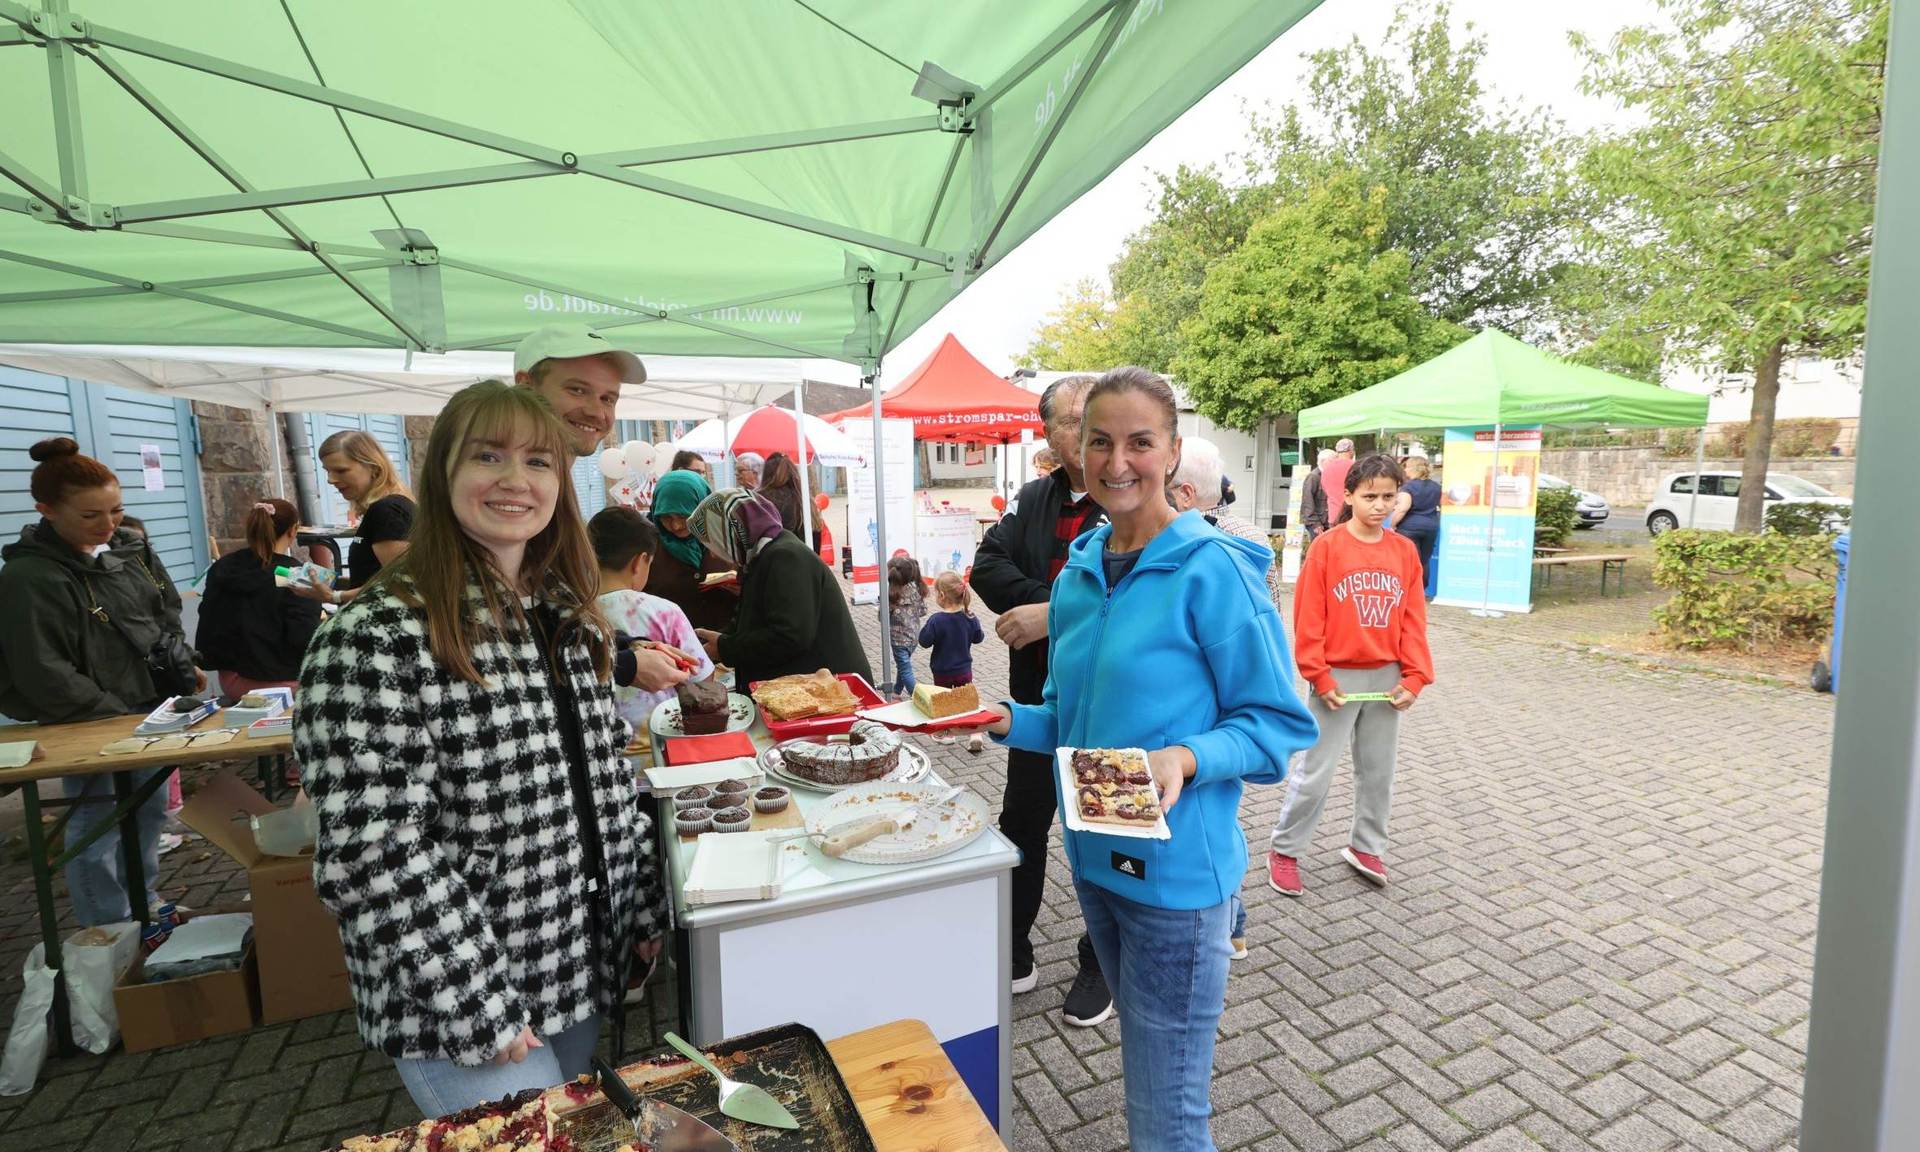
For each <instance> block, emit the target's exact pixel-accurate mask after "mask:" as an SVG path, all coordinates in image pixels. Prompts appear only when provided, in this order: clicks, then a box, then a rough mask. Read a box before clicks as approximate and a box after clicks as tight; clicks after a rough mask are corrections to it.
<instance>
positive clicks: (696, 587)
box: [646, 469, 739, 631]
mask: <svg viewBox="0 0 1920 1152" xmlns="http://www.w3.org/2000/svg"><path fill="white" fill-rule="evenodd" d="M711 491H712V490H711V489H710V488H708V487H707V482H706V480H704V479H703V478H702V477H701V476H700V474H699V473H698V472H692V471H687V470H684V469H682V470H676V471H673V472H669V473H667V474H666V475H665V476H662V477H660V482H659V483H658V484H656V485H654V488H653V510H652V511H651V512H649V513H648V515H649V516H650V517H651V518H652V520H653V522H654V524H655V525H657V526H658V527H659V529H660V552H659V554H658V555H657V556H655V557H654V560H653V571H652V572H651V573H650V574H649V575H648V576H647V587H646V591H647V592H648V593H649V594H651V595H654V596H658V597H660V598H661V599H662V600H668V601H671V602H672V603H674V604H676V605H678V606H679V608H680V610H681V611H682V612H685V613H686V614H687V619H688V620H690V621H692V622H693V626H694V627H695V628H710V629H713V630H715V631H724V630H725V629H726V628H728V627H729V626H731V625H732V624H733V614H734V607H735V597H736V596H737V595H738V594H739V585H738V584H737V583H731V582H729V583H726V584H720V585H717V586H712V587H703V586H702V585H701V583H700V581H701V579H702V578H703V577H706V576H709V575H713V574H716V573H722V572H732V571H734V570H735V567H736V566H735V565H733V564H729V563H728V562H727V559H726V557H725V556H724V555H719V554H716V553H714V552H712V551H710V550H709V549H707V548H706V547H705V546H703V545H702V544H701V543H700V540H699V538H698V537H696V536H694V534H693V532H692V531H691V530H690V529H689V528H688V526H687V518H688V517H689V516H692V515H693V510H694V509H695V508H697V507H699V505H700V501H702V500H705V499H706V498H707V496H708V495H709V494H710V493H711Z"/></svg>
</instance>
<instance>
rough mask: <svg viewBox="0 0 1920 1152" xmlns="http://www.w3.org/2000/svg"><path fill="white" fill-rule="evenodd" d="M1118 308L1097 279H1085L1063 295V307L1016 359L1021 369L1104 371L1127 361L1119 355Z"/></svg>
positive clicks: (1049, 319)
mask: <svg viewBox="0 0 1920 1152" xmlns="http://www.w3.org/2000/svg"><path fill="white" fill-rule="evenodd" d="M1119 324H1120V315H1119V309H1118V308H1117V307H1116V306H1115V305H1114V302H1113V297H1112V296H1110V295H1109V294H1108V293H1107V290H1106V288H1105V287H1104V286H1102V285H1101V284H1100V282H1099V281H1097V280H1092V279H1085V280H1081V281H1080V282H1079V283H1077V284H1075V285H1074V286H1073V287H1072V288H1070V289H1068V290H1067V291H1066V292H1064V293H1062V294H1061V297H1060V306H1059V307H1058V308H1056V309H1054V310H1053V312H1052V313H1051V314H1049V315H1048V316H1047V320H1046V323H1044V324H1042V325H1041V326H1040V328H1039V330H1038V331H1036V332H1035V333H1034V334H1033V340H1032V342H1031V343H1029V344H1028V345H1027V350H1026V351H1025V352H1024V353H1022V354H1021V355H1019V356H1017V357H1015V358H1014V362H1015V363H1017V364H1019V365H1020V366H1021V367H1022V368H1038V369H1042V370H1048V369H1051V370H1059V371H1089V372H1104V371H1106V370H1107V369H1108V368H1111V367H1113V366H1114V365H1116V364H1122V363H1126V361H1125V360H1124V359H1123V358H1122V357H1121V356H1120V355H1119V343H1120V339H1119V337H1120V333H1119V331H1118V325H1119Z"/></svg>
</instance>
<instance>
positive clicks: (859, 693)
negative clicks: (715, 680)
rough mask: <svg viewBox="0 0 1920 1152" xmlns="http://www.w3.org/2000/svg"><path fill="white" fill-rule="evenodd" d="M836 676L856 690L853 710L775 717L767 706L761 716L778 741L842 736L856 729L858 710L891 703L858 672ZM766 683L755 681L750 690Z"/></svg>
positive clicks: (750, 685) (769, 731)
mask: <svg viewBox="0 0 1920 1152" xmlns="http://www.w3.org/2000/svg"><path fill="white" fill-rule="evenodd" d="M834 679H835V680H838V681H840V682H841V683H842V684H845V685H846V686H847V687H848V688H849V689H851V690H852V692H853V698H854V701H855V703H854V711H853V712H848V713H846V714H845V715H842V716H804V717H802V718H800V719H798V720H775V719H774V718H773V717H771V716H769V715H767V713H766V709H764V708H763V709H761V710H760V718H761V719H762V720H764V721H766V723H767V734H768V735H769V736H772V737H773V738H774V739H775V740H792V739H795V738H796V737H800V736H838V735H839V734H840V733H842V732H850V731H852V730H853V722H854V721H855V720H858V719H859V718H860V717H859V716H857V715H856V714H855V713H857V712H858V711H859V710H860V709H862V708H877V707H879V706H880V705H882V704H885V703H886V702H887V699H886V697H884V696H882V695H880V693H878V692H876V691H874V688H873V685H871V684H869V683H867V678H866V677H865V676H862V675H860V673H858V672H842V673H840V674H839V675H837V676H835V677H834ZM762 683H764V681H761V680H755V681H754V682H753V683H751V684H749V685H747V691H748V692H752V691H753V690H754V689H755V688H758V687H760V685H761V684H762Z"/></svg>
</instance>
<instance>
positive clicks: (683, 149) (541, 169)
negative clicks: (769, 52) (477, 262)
mask: <svg viewBox="0 0 1920 1152" xmlns="http://www.w3.org/2000/svg"><path fill="white" fill-rule="evenodd" d="M939 128H940V117H939V116H937V115H933V116H913V117H906V118H903V119H897V120H878V121H873V122H871V123H866V124H848V125H844V126H841V127H835V128H813V129H806V130H804V131H799V132H777V133H769V134H766V135H760V136H742V137H736V138H733V139H727V140H713V141H708V142H705V143H700V144H674V145H669V146H666V147H661V148H640V149H632V150H628V151H623V152H601V153H596V154H592V155H588V156H584V157H581V159H583V160H587V161H592V162H596V163H600V164H607V165H611V166H613V167H616V168H637V167H644V166H646V165H649V164H670V163H676V162H679V161H685V160H704V159H708V158H712V157H719V156H739V155H744V154H748V153H753V152H772V151H778V150H781V149H787V148H807V147H813V146H816V145H821V144H839V143H846V142H849V141H856V140H872V139H876V138H879V137H884V136H904V135H910V134H914V133H919V132H936V131H938V130H939ZM577 174H578V172H577V170H576V169H573V168H568V167H565V166H564V165H559V164H550V163H547V162H545V161H540V160H533V161H525V162H521V163H514V164H487V165H476V166H474V167H470V168H449V169H444V170H442V171H438V172H416V173H412V174H409V175H403V176H380V177H373V178H369V179H366V180H345V181H336V182H333V183H328V184H307V185H300V186H294V187H287V188H268V189H258V190H249V191H246V192H241V193H236V194H231V195H220V196H196V197H188V198H184V199H179V200H155V201H152V202H149V203H143V204H128V205H124V206H122V207H121V208H120V209H119V210H118V211H119V215H120V219H121V220H122V221H134V222H141V221H147V220H178V219H182V218H187V217H193V216H207V215H214V214H218V213H224V212H249V211H255V210H258V209H263V208H288V207H294V206H298V205H301V204H319V203H331V202H333V201H339V200H361V199H369V198H372V197H376V196H390V195H394V194H396V193H403V192H431V191H435V190H438V189H443V188H465V187H472V186H475V185H481V184H503V183H509V182H512V181H517V180H530V179H539V178H542V177H547V176H572V175H577Z"/></svg>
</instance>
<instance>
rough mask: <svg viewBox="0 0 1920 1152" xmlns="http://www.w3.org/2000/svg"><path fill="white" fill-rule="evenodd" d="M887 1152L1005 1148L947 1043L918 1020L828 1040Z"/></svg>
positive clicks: (869, 1126)
mask: <svg viewBox="0 0 1920 1152" xmlns="http://www.w3.org/2000/svg"><path fill="white" fill-rule="evenodd" d="M827 1051H828V1052H829V1053H830V1054H832V1056H833V1062H834V1064H836V1065H838V1066H839V1069H840V1075H841V1076H842V1077H843V1078H844V1079H845V1080H846V1082H847V1091H848V1092H850V1093H851V1094H852V1095H853V1105H854V1107H855V1108H858V1109H859V1110H860V1119H861V1120H863V1121H865V1122H866V1125H867V1131H868V1132H869V1133H871V1134H872V1135H873V1143H874V1147H876V1148H878V1149H879V1150H880V1152H910V1150H914V1149H927V1148H938V1149H940V1150H941V1152H963V1150H969V1149H983V1150H989V1152H991V1150H1000V1149H1005V1148H1006V1145H1005V1144H1003V1143H1002V1142H1001V1140H1000V1138H999V1137H998V1136H996V1135H995V1134H994V1131H993V1125H992V1124H989V1123H988V1122H987V1116H986V1113H984V1112H982V1111H981V1110H980V1104H979V1102H978V1101H976V1100H975V1099H974V1097H973V1094H972V1093H971V1092H969V1091H967V1084H966V1081H964V1080H962V1079H961V1078H960V1073H959V1072H958V1071H956V1070H955V1069H954V1066H953V1062H952V1061H951V1060H948V1059H947V1054H946V1052H945V1051H944V1050H943V1049H942V1048H941V1047H940V1042H939V1041H937V1040H935V1039H934V1038H933V1033H932V1032H931V1031H929V1030H928V1028H927V1026H926V1025H925V1024H922V1023H921V1022H920V1021H918V1020H896V1021H894V1022H893V1023H891V1024H882V1025H880V1026H879V1027H877V1028H868V1029H866V1030H865V1031H863V1032H855V1033H852V1034H851V1035H847V1036H842V1037H840V1039H838V1040H829V1041H827Z"/></svg>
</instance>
